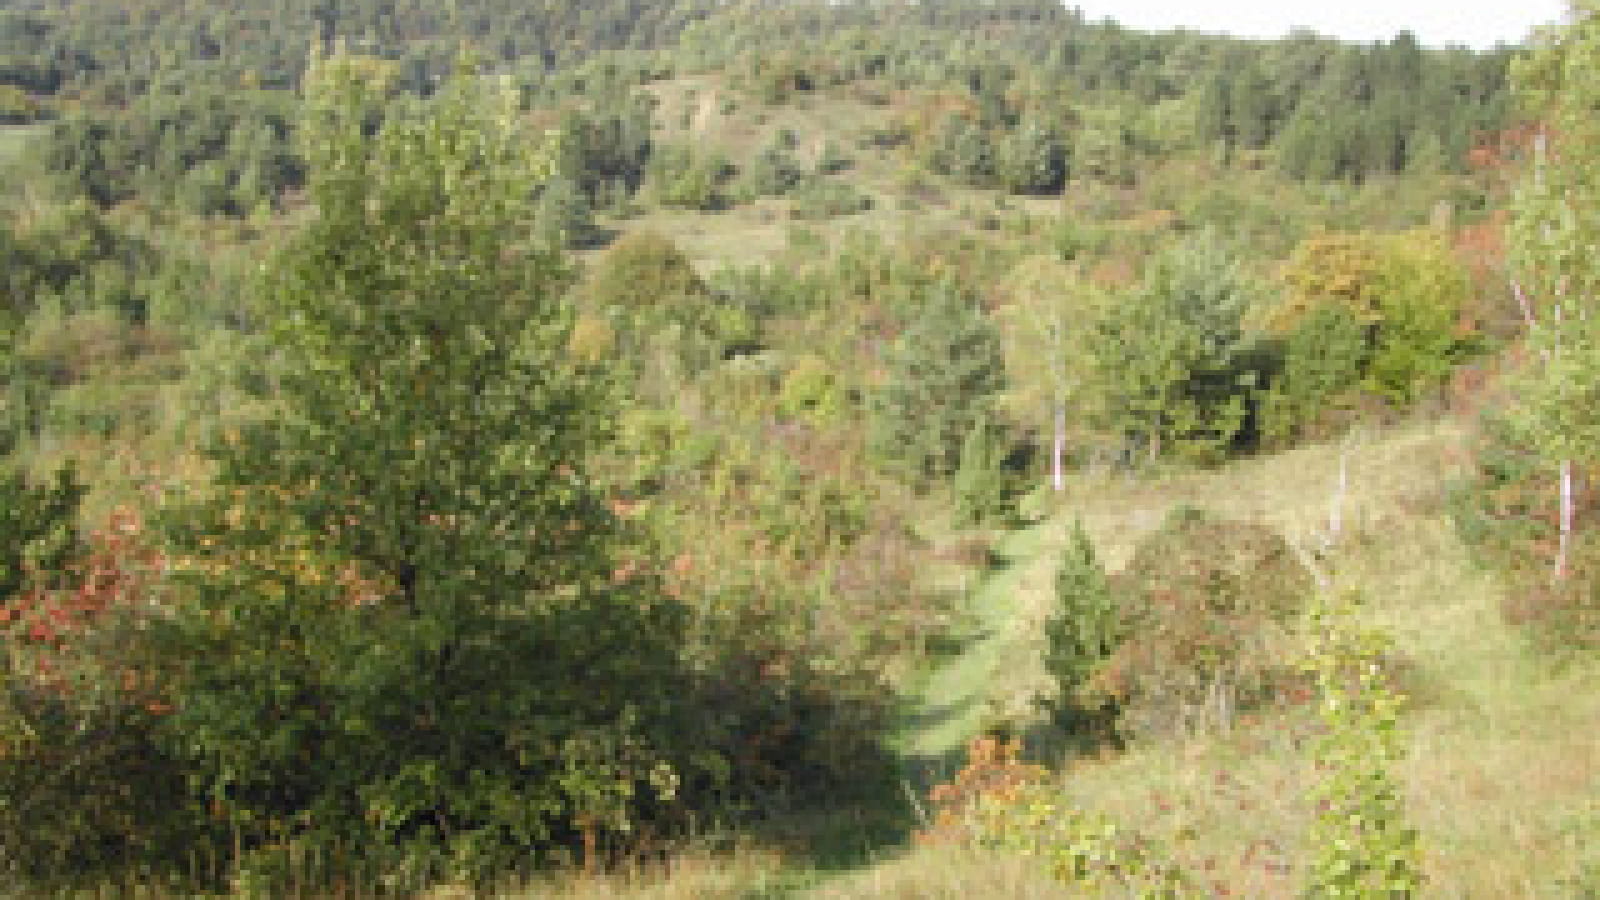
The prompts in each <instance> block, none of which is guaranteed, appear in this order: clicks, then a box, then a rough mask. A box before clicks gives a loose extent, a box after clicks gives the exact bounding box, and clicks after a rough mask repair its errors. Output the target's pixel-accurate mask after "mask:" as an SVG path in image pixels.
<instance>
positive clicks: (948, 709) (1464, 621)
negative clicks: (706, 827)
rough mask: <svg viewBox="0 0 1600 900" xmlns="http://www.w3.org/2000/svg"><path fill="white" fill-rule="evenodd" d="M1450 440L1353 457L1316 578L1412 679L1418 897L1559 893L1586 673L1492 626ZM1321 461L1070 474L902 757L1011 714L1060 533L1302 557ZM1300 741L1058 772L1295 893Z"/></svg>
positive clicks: (1265, 737) (979, 595)
mask: <svg viewBox="0 0 1600 900" xmlns="http://www.w3.org/2000/svg"><path fill="white" fill-rule="evenodd" d="M1462 440H1463V432H1462V429H1461V428H1460V426H1458V425H1456V424H1454V423H1451V422H1442V423H1433V424H1428V425H1421V426H1414V427H1411V428H1408V429H1404V430H1401V431H1399V432H1397V433H1394V434H1390V435H1384V436H1381V437H1377V438H1369V439H1367V440H1364V441H1358V442H1356V443H1355V444H1353V445H1352V448H1351V449H1350V451H1349V472H1350V490H1349V493H1348V495H1347V497H1346V501H1345V503H1344V510H1343V512H1344V522H1345V525H1344V531H1343V535H1342V538H1341V540H1340V542H1339V544H1338V549H1337V550H1336V551H1335V552H1334V553H1333V554H1332V555H1331V557H1330V559H1329V562H1328V564H1327V565H1328V569H1329V571H1330V572H1331V577H1332V579H1333V582H1334V583H1335V585H1336V586H1337V587H1339V588H1340V589H1353V590H1359V591H1361V592H1362V593H1363V594H1364V595H1365V596H1366V597H1367V598H1368V599H1369V603H1368V605H1367V606H1366V608H1365V615H1367V616H1369V617H1370V618H1371V620H1372V621H1374V622H1375V623H1377V624H1379V625H1381V626H1382V627H1383V628H1385V629H1386V630H1387V631H1389V632H1390V633H1391V634H1392V635H1393V636H1394V637H1395V639H1396V641H1397V643H1398V646H1399V649H1400V651H1401V652H1402V653H1403V654H1404V656H1405V657H1406V658H1407V659H1409V660H1410V661H1411V663H1412V664H1413V665H1414V673H1413V674H1412V675H1411V676H1410V678H1409V681H1410V684H1411V691H1412V695H1413V702H1412V707H1411V711H1410V712H1409V714H1408V716H1407V719H1406V724H1407V726H1408V728H1409V734H1410V753H1409V756H1408V758H1407V760H1406V761H1405V763H1404V765H1403V766H1402V768H1401V772H1400V773H1399V774H1400V776H1401V778H1402V779H1403V781H1404V783H1405V785H1406V790H1407V799H1408V802H1409V807H1410V811H1411V815H1412V816H1413V819H1414V824H1416V825H1417V826H1418V827H1419V828H1420V830H1421V832H1422V835H1423V843H1424V847H1425V852H1426V856H1427V866H1428V869H1429V873H1430V876H1431V879H1432V883H1431V886H1430V891H1429V893H1430V895H1433V896H1440V897H1493V898H1500V897H1564V896H1572V895H1573V893H1572V891H1571V889H1570V888H1568V887H1564V886H1563V885H1562V884H1561V882H1562V880H1563V879H1565V878H1570V877H1572V876H1573V875H1574V874H1576V873H1577V871H1578V870H1579V868H1580V867H1581V866H1582V865H1583V864H1584V862H1585V861H1588V863H1589V864H1590V865H1594V864H1595V860H1596V857H1597V856H1600V850H1597V849H1595V848H1591V847H1588V846H1587V845H1586V844H1585V843H1584V842H1583V840H1582V835H1581V834H1580V832H1579V831H1578V830H1577V829H1578V827H1579V826H1580V825H1582V824H1584V823H1588V827H1589V828H1590V829H1592V828H1593V827H1594V823H1595V817H1596V816H1597V815H1600V745H1597V743H1596V742H1595V740H1594V737H1593V729H1594V725H1595V723H1596V722H1597V721H1600V692H1597V691H1596V690H1594V685H1595V683H1596V675H1597V670H1596V668H1595V667H1594V666H1592V665H1585V666H1577V667H1573V668H1570V669H1568V670H1566V671H1558V670H1556V669H1554V668H1552V667H1550V666H1548V665H1544V664H1541V663H1539V662H1538V661H1537V660H1536V659H1535V658H1534V657H1533V655H1532V654H1530V653H1529V652H1528V651H1527V649H1526V648H1525V647H1524V646H1523V645H1522V644H1521V643H1520V642H1519V640H1518V639H1517V637H1516V636H1515V635H1514V634H1513V633H1512V632H1511V631H1509V630H1508V629H1507V627H1506V626H1505V625H1504V624H1503V622H1502V621H1501V619H1500V617H1499V615H1498V612H1497V606H1498V602H1499V587H1498V585H1497V584H1496V583H1495V582H1494V581H1493V580H1492V579H1491V578H1489V577H1488V576H1487V575H1485V574H1484V573H1482V572H1481V571H1479V570H1477V569H1475V568H1474V567H1473V566H1472V565H1471V564H1470V562H1469V560H1468V559H1467V558H1466V556H1465V553H1464V551H1463V548H1462V547H1461V546H1460V544H1459V542H1458V541H1457V539H1456V538H1455V535H1454V533H1453V531H1452V530H1451V528H1450V525H1449V523H1448V521H1447V519H1446V517H1445V514H1444V510H1443V507H1442V503H1443V499H1444V492H1445V490H1446V488H1447V485H1448V481H1449V479H1450V477H1451V476H1452V474H1453V473H1454V472H1455V471H1456V470H1457V467H1458V465H1459V460H1460V459H1462ZM1341 452H1342V451H1341V448H1340V447H1339V446H1335V445H1321V446H1312V447H1306V448H1301V449H1298V450H1295V451H1292V452H1290V453H1287V454H1284V455H1282V456H1278V457H1274V458H1269V459H1261V460H1250V461H1245V462H1241V463H1237V464H1234V465H1231V466H1228V467H1226V468H1224V469H1221V470H1217V471H1211V472H1187V473H1179V474H1173V475H1170V476H1168V477H1165V478H1158V479H1149V480H1129V479H1127V478H1125V477H1123V476H1120V475H1101V476H1096V475H1081V476H1079V477H1078V478H1077V479H1075V481H1074V482H1073V484H1072V485H1071V487H1070V489H1069V491H1068V492H1067V494H1066V495H1064V497H1063V499H1062V500H1061V501H1060V504H1059V507H1058V508H1057V509H1056V510H1055V512H1054V514H1053V515H1051V516H1050V517H1049V518H1047V519H1046V520H1045V521H1044V522H1043V523H1042V524H1040V525H1038V526H1036V527H1034V528H1032V529H1030V530H1027V531H1023V532H1018V533H1016V534H1013V535H1011V536H1010V537H1009V538H1007V539H1006V540H1004V541H1003V542H1002V544H1001V546H1000V550H1001V555H1002V556H1003V557H1005V558H1007V559H1008V560H1009V563H1008V564H1007V565H1005V566H1003V567H1002V568H1000V569H999V570H998V571H997V573H996V574H995V575H994V576H993V578H992V579H991V580H990V581H989V582H988V583H986V584H984V585H982V586H980V587H978V588H977V589H976V590H975V591H974V592H973V594H972V596H973V601H974V604H975V610H976V611H977V613H978V617H977V618H978V620H979V621H980V623H981V627H980V629H979V637H978V638H977V639H976V640H974V641H972V642H970V643H969V644H968V645H967V647H966V648H965V651H964V652H963V653H962V654H961V655H960V656H958V657H956V658H954V659H952V660H951V661H949V662H948V663H947V664H946V665H945V666H944V667H943V668H941V669H939V670H938V671H936V672H934V673H933V675H932V676H931V677H930V678H929V679H928V680H927V682H926V683H925V684H924V685H923V687H922V690H921V691H920V692H919V693H918V695H917V696H915V697H912V698H909V699H908V704H909V717H908V720H907V721H908V725H907V730H906V731H905V732H904V733H903V734H902V735H901V747H902V749H903V750H904V752H906V753H907V755H908V756H909V757H911V758H912V760H913V761H916V762H920V763H922V764H926V763H928V762H929V761H937V762H940V763H942V764H944V765H948V759H949V754H951V752H952V751H953V750H954V749H956V748H958V747H959V746H960V745H961V744H962V743H963V742H964V741H965V740H966V739H967V738H969V737H970V736H972V735H973V734H974V733H975V732H976V730H977V729H978V728H979V727H980V726H981V724H982V723H983V720H984V716H985V714H986V713H987V712H988V711H989V710H991V709H994V708H1001V709H1004V708H1008V707H1009V708H1016V707H1018V706H1019V705H1021V704H1024V703H1025V702H1026V699H1027V698H1028V697H1029V696H1031V694H1032V693H1033V691H1034V690H1035V689H1036V688H1037V686H1038V684H1039V676H1038V673H1039V662H1038V650H1039V648H1040V646H1041V645H1042V636H1041V635H1040V634H1039V630H1038V625H1039V623H1040V622H1041V621H1042V615H1041V614H1042V611H1043V610H1045V609H1046V608H1047V606H1046V604H1047V603H1048V594H1047V591H1048V586H1049V584H1050V574H1051V572H1052V569H1053V559H1054V557H1055V555H1056V553H1057V552H1058V551H1059V548H1060V547H1061V546H1062V544H1063V542H1064V540H1065V537H1066V534H1067V529H1068V528H1069V527H1070V523H1071V521H1072V520H1073V519H1074V518H1081V519H1082V520H1083V521H1084V523H1085V525H1086V527H1087V528H1088V529H1089V530H1090V532H1091V534H1092V535H1093V536H1094V538H1095V539H1096V541H1097V543H1098V544H1099V546H1100V547H1101V548H1102V550H1103V552H1104V555H1105V556H1106V557H1107V558H1108V559H1109V560H1110V561H1111V562H1112V564H1116V563H1117V562H1120V561H1121V560H1122V559H1124V558H1126V555H1127V554H1128V552H1129V551H1130V549H1131V548H1132V546H1133V545H1134V544H1135V543H1136V541H1137V539H1138V538H1139V536H1140V535H1142V534H1143V533H1145V532H1147V531H1149V530H1150V529H1152V528H1154V527H1155V526H1156V525H1157V524H1158V523H1159V522H1160V521H1161V519H1162V517H1163V516H1164V515H1165V513H1166V511H1167V510H1169V509H1171V508H1172V507H1173V506H1175V505H1177V504H1180V503H1188V504H1193V505H1197V506H1202V507H1206V508H1209V509H1213V510H1217V511H1220V512H1223V513H1226V514H1228V515H1232V516H1239V517H1244V518H1249V519H1254V520H1258V521H1262V522H1265V523H1267V524H1269V525H1271V526H1273V527H1275V528H1277V529H1278V530H1280V531H1281V532H1282V533H1284V534H1285V535H1287V536H1289V537H1290V538H1291V540H1294V541H1296V542H1298V543H1300V544H1301V545H1303V546H1310V545H1311V544H1312V543H1313V542H1315V541H1317V540H1319V539H1320V538H1321V536H1322V535H1323V533H1324V532H1325V530H1326V527H1327V521H1328V512H1329V505H1330V503H1329V501H1330V497H1331V494H1332V485H1333V484H1334V483H1335V481H1336V478H1337V471H1338V466H1339V457H1340V454H1341ZM1305 737H1306V735H1305V731H1304V727H1303V725H1302V724H1300V722H1299V720H1298V719H1297V718H1296V717H1295V716H1276V715H1272V716H1265V717H1262V718H1260V719H1258V720H1254V721H1249V722H1246V723H1245V724H1243V725H1242V726H1241V727H1240V728H1238V729H1237V730H1236V731H1235V732H1234V733H1232V734H1231V735H1227V736H1223V737H1214V738H1205V739H1196V740H1193V741H1189V742H1184V743H1177V744H1172V743H1163V744H1150V745H1146V746H1136V747H1134V748H1132V749H1131V750H1130V751H1129V752H1127V753H1125V754H1123V755H1120V756H1117V757H1114V758H1110V759H1105V760H1065V761H1063V762H1064V764H1063V772H1064V773H1065V775H1064V778H1063V790H1064V791H1065V792H1066V793H1068V794H1069V795H1070V796H1071V797H1072V798H1073V799H1074V801H1075V802H1078V803H1081V804H1082V805H1085V806H1087V807H1091V808H1095V809H1099V810H1102V811H1104V812H1106V813H1108V814H1110V815H1112V816H1114V817H1115V818H1116V819H1117V820H1118V821H1120V822H1122V823H1124V824H1125V825H1127V826H1129V827H1132V828H1134V829H1136V830H1139V831H1141V832H1144V833H1146V834H1149V835H1151V836H1152V837H1154V838H1156V839H1158V840H1161V841H1164V842H1167V843H1169V844H1170V845H1172V846H1175V847H1178V848H1179V850H1178V852H1179V854H1180V856H1181V857H1182V858H1183V859H1184V860H1185V861H1187V862H1188V863H1189V864H1190V865H1191V866H1193V868H1194V869H1195V870H1197V871H1207V872H1210V873H1211V874H1210V875H1208V877H1210V878H1214V879H1215V880H1217V881H1218V882H1220V883H1224V884H1226V885H1227V886H1228V887H1229V888H1230V889H1231V890H1232V891H1233V893H1234V895H1235V896H1260V897H1278V896H1284V897H1287V896H1293V895H1294V889H1295V885H1296V877H1295V875H1294V872H1293V868H1292V867H1293V866H1294V865H1295V864H1296V863H1297V861H1298V856H1299V850H1300V848H1299V847H1298V839H1299V835H1300V834H1302V833H1304V831H1305V829H1306V827H1307V825H1308V823H1309V821H1310V810H1309V809H1308V808H1307V806H1306V804H1305V803H1304V802H1303V801H1302V799H1301V798H1302V797H1303V796H1304V794H1305V790H1306V787H1307V785H1308V784H1309V783H1310V781H1311V779H1312V778H1313V777H1314V773H1313V772H1312V771H1311V768H1310V766H1309V765H1308V763H1307V761H1306V759H1307V752H1306V749H1305ZM1589 834H1590V835H1591V836H1592V834H1593V831H1592V830H1591V831H1590V832H1589ZM1281 864H1287V865H1288V866H1289V867H1290V868H1289V869H1287V870H1284V869H1282V868H1281V867H1280V866H1281ZM788 865H789V866H790V868H788V869H786V863H785V862H784V861H783V860H782V859H780V858H778V857H775V856H771V855H762V854H760V853H755V852H743V853H736V854H734V855H733V856H732V857H731V858H720V859H718V858H714V857H713V858H707V859H698V858H697V859H695V860H693V861H691V863H690V864H689V865H688V866H686V867H685V869H684V871H683V872H682V873H680V874H679V875H678V876H676V877H670V878H664V879H663V878H661V877H659V874H658V875H656V876H645V877H634V878H626V879H622V880H618V881H608V882H605V883H604V885H603V895H606V896H639V897H690V896H695V897H701V896H704V897H756V896H780V895H781V896H789V895H792V893H797V892H794V891H792V888H793V887H795V886H797V885H798V884H804V883H806V882H809V881H811V880H812V878H815V877H818V876H817V875H816V873H811V877H801V878H799V879H794V878H793V876H794V875H795V874H797V873H796V872H795V871H794V870H793V868H792V865H793V864H788ZM801 865H802V867H803V864H801ZM785 871H788V872H789V874H790V876H791V877H790V878H785V877H784V873H785ZM592 887H593V886H591V888H586V889H584V890H591V889H592ZM1056 893H1058V891H1056V890H1055V889H1053V888H1052V887H1050V886H1049V885H1047V884H1045V883H1043V882H1042V881H1040V880H1039V879H1038V877H1037V876H1036V874H1035V873H1032V872H1030V871H1029V870H1028V869H1027V867H1026V866H1025V865H1023V864H1021V863H1019V862H1017V861H1015V860H1006V859H1000V858H996V857H992V856H986V855H984V854H981V853H977V852H975V851H970V850H966V849H962V848H952V847H945V846H940V847H932V848H928V847H920V846H918V847H912V848H910V849H908V850H906V851H904V852H903V853H901V854H899V855H898V856H896V857H893V858H887V859H885V860H884V861H882V862H880V863H879V864H877V865H874V866H872V867H870V868H867V869H864V870H861V871H857V872H852V873H848V874H846V875H843V876H837V877H832V878H828V879H826V880H823V881H822V882H821V883H820V884H819V885H818V886H817V887H815V888H814V889H813V890H811V891H810V892H809V895H811V896H819V897H839V898H854V897H862V898H865V897H907V898H910V897H930V898H932V897H951V898H957V897H961V898H968V897H972V896H994V897H1046V896H1052V895H1055V894H1056ZM573 895H574V896H600V895H602V894H594V893H585V892H584V891H583V890H580V891H577V892H576V893H574V894H573Z"/></svg>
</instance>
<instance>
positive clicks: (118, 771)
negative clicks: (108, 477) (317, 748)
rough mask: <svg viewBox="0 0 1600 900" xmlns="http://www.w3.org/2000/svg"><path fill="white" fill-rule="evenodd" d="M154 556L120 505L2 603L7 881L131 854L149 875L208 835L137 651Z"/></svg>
mask: <svg viewBox="0 0 1600 900" xmlns="http://www.w3.org/2000/svg"><path fill="white" fill-rule="evenodd" d="M74 549H75V550H76V549H77V548H76V545H74ZM162 562H163V561H162V559H161V557H160V555H159V554H157V553H156V552H155V551H154V550H152V549H151V548H150V546H149V545H148V542H147V541H146V539H145V536H144V535H143V533H142V528H141V525H140V521H139V519H138V518H137V517H135V516H134V515H132V514H131V513H129V512H127V511H124V510H119V511H117V512H116V513H114V514H113V515H112V517H111V519H110V521H109V522H108V524H107V525H106V527H104V528H102V529H99V530H96V531H94V532H92V533H91V534H90V535H89V537H88V539H87V541H86V542H85V545H84V547H83V548H82V549H81V553H79V554H78V555H76V556H75V558H73V559H71V560H70V561H69V560H66V559H56V560H53V561H52V562H51V563H50V568H49V569H48V570H39V569H33V570H31V572H30V579H29V583H28V585H27V587H26V589H25V590H23V591H21V592H19V593H16V594H12V595H10V596H8V597H7V598H6V603H5V606H4V607H3V608H0V667H3V668H0V679H3V688H0V871H4V872H5V873H6V874H7V875H8V876H9V879H10V880H11V881H12V882H13V884H26V885H28V886H30V888H32V889H36V890H41V889H66V888H70V887H84V886H87V885H92V884H94V883H95V882H96V881H97V880H99V879H103V878H106V877H108V876H110V875H112V873H114V872H116V871H118V870H120V869H122V868H123V867H125V866H126V865H127V864H128V863H129V861H130V860H138V861H139V864H140V869H141V872H140V875H141V878H142V879H143V880H145V881H146V882H147V883H154V882H155V881H158V880H161V879H164V878H167V877H171V876H175V875H177V874H179V873H181V872H183V870H184V869H185V868H186V866H188V865H192V864H193V860H192V859H189V858H188V854H189V852H190V850H191V849H192V848H194V847H195V846H197V845H201V844H203V843H204V842H205V841H206V840H207V839H209V838H211V837H215V835H213V834H211V828H210V825H209V824H208V823H207V821H206V816H205V814H204V812H203V811H202V810H198V809H196V808H194V806H193V805H192V804H191V803H190V802H188V801H187V800H186V794H187V787H188V786H187V782H186V779H185V774H184V772H183V769H182V767H181V766H180V764H179V762H178V760H177V759H176V758H175V757H174V756H173V755H172V754H170V753H169V752H167V750H166V748H165V747H164V746H163V743H162V741H161V739H160V729H161V727H162V724H163V723H162V718H163V716H164V715H166V713H167V712H169V711H170V706H169V705H168V700H169V699H170V698H168V697H166V696H165V692H164V690H163V686H162V685H161V684H160V683H158V682H156V681H154V680H152V678H151V677H150V672H151V667H150V665H149V663H150V660H148V659H145V658H142V653H141V648H142V647H143V641H142V638H141V633H142V625H143V623H142V622H141V618H142V617H143V616H145V615H147V614H148V609H149V602H150V600H151V591H152V585H153V583H154V579H155V574H156V572H157V571H158V570H159V569H160V567H161V565H162Z"/></svg>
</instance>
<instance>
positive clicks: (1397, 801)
mask: <svg viewBox="0 0 1600 900" xmlns="http://www.w3.org/2000/svg"><path fill="white" fill-rule="evenodd" d="M1349 614H1350V612H1349V604H1348V603H1346V604H1340V603H1337V602H1331V601H1328V600H1319V601H1318V602H1317V603H1316V604H1315V605H1314V606H1313V607H1312V611H1311V616H1310V631H1311V634H1310V646H1309V647H1308V648H1307V654H1306V661H1305V666H1306V669H1307V671H1308V672H1310V673H1311V674H1312V676H1313V677H1314V678H1315V679H1316V682H1317V689H1318V693H1319V694H1320V703H1319V712H1320V714H1321V719H1322V724H1323V727H1324V728H1325V729H1326V731H1325V732H1324V734H1323V736H1322V738H1321V739H1320V740H1319V741H1318V743H1317V751H1316V752H1317V764H1318V769H1319V771H1321V772H1322V773H1323V775H1322V779H1321V781H1320V782H1318V783H1317V785H1316V786H1315V787H1314V789H1313V791H1312V799H1313V801H1314V802H1315V805H1316V819H1315V823H1314V825H1313V826H1312V831H1311V836H1310V841H1309V843H1310V845H1311V854H1312V858H1311V864H1310V867H1309V871H1308V878H1307V882H1306V892H1307V894H1308V895H1309V896H1312V897H1318V898H1323V897H1328V898H1342V897H1349V898H1362V900H1365V898H1377V897H1410V896H1413V895H1415V894H1416V893H1417V892H1418V891H1419V890H1421V888H1422V886H1423V883H1424V881H1425V880H1426V879H1425V876H1424V875H1423V873H1422V854H1421V847H1420V843H1419V838H1418V835H1417V830H1416V829H1415V828H1413V827H1411V825H1410V824H1409V823H1408V821H1407V819H1406V814H1405V809H1404V802H1403V800H1402V796H1401V789H1400V785H1399V784H1398V783H1397V782H1396V781H1395V779H1394V777H1393V775H1392V774H1391V769H1392V767H1393V766H1394V764H1395V762H1396V761H1397V760H1398V759H1399V757H1400V754H1401V752H1402V747H1403V742H1402V734H1401V732H1400V730H1399V729H1400V726H1399V717H1400V707H1401V702H1402V698H1401V697H1400V695H1399V694H1397V693H1396V692H1395V691H1394V690H1393V689H1391V688H1390V687H1389V686H1388V684H1387V683H1386V679H1387V673H1386V672H1385V666H1384V660H1385V657H1386V656H1387V655H1388V653H1389V650H1390V645H1391V641H1390V640H1389V639H1388V638H1387V637H1386V636H1384V635H1383V634H1381V633H1379V632H1376V631H1372V630H1370V629H1363V628H1361V627H1359V626H1355V625H1352V623H1351V622H1350V620H1349Z"/></svg>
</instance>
